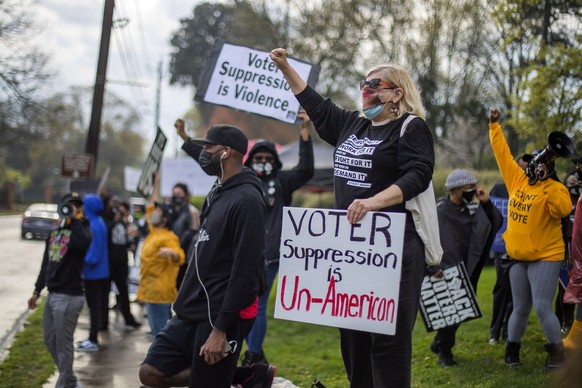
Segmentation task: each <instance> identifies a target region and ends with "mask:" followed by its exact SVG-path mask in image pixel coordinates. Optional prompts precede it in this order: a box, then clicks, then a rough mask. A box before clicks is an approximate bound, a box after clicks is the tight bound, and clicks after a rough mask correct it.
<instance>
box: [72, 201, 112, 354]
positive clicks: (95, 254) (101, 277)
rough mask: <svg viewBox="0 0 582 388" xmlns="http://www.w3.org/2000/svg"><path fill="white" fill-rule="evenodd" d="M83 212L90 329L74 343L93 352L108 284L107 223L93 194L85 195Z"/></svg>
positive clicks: (85, 283) (85, 275)
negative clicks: (90, 235) (87, 235)
mask: <svg viewBox="0 0 582 388" xmlns="http://www.w3.org/2000/svg"><path fill="white" fill-rule="evenodd" d="M83 202H84V210H85V215H86V216H87V218H88V219H89V224H90V225H91V231H92V233H93V241H92V242H91V245H90V246H89V250H88V251H87V255H86V256H85V264H84V265H83V282H84V286H85V298H86V300H87V305H88V306H89V315H90V320H91V324H90V329H89V338H87V339H86V340H84V341H80V342H78V343H77V348H76V349H75V350H76V351H78V352H96V351H98V350H100V347H99V341H98V340H97V333H98V331H99V324H100V322H101V314H102V311H103V306H102V303H103V301H104V299H105V298H104V297H103V296H104V294H105V293H108V292H109V290H108V287H109V281H108V280H109V257H108V253H107V225H106V224H105V221H104V220H103V218H102V217H101V215H100V214H101V213H102V212H103V201H102V200H101V198H99V196H97V195H95V194H88V195H87V196H85V198H84V201H83Z"/></svg>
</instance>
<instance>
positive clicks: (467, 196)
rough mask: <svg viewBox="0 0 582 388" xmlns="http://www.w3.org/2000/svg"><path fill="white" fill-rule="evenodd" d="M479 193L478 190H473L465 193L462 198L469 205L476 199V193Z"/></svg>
mask: <svg viewBox="0 0 582 388" xmlns="http://www.w3.org/2000/svg"><path fill="white" fill-rule="evenodd" d="M476 192H477V190H471V191H463V194H461V196H462V197H463V199H464V200H465V201H466V202H467V203H469V202H472V201H473V198H474V197H475V193H476Z"/></svg>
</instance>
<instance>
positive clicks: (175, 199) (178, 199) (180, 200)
mask: <svg viewBox="0 0 582 388" xmlns="http://www.w3.org/2000/svg"><path fill="white" fill-rule="evenodd" d="M172 203H173V204H174V205H176V206H181V205H182V204H183V203H184V197H178V196H176V195H173V196H172Z"/></svg>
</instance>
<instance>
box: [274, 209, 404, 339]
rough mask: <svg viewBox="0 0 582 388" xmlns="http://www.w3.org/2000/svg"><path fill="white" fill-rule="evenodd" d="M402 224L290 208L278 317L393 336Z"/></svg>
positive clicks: (398, 217) (385, 217)
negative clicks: (354, 221) (353, 220)
mask: <svg viewBox="0 0 582 388" xmlns="http://www.w3.org/2000/svg"><path fill="white" fill-rule="evenodd" d="M405 221H406V215H405V214H404V213H387V212H369V213H367V214H366V216H365V217H364V218H363V219H362V220H361V221H360V222H358V223H356V224H353V225H352V224H350V223H349V222H348V219H347V211H346V210H341V209H311V208H309V209H308V208H296V207H285V208H284V209H283V230H282V233H281V249H280V261H279V263H280V264H279V278H278V283H277V298H276V304H275V318H279V319H287V320H293V321H300V322H308V323H314V324H320V325H326V326H335V327H342V328H348V329H355V330H362V331H368V332H374V333H382V334H395V331H396V312H397V309H398V291H399V286H400V273H401V268H402V250H403V240H404V225H405Z"/></svg>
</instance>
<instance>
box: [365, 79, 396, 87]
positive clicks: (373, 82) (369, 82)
mask: <svg viewBox="0 0 582 388" xmlns="http://www.w3.org/2000/svg"><path fill="white" fill-rule="evenodd" d="M380 84H382V85H384V86H386V87H385V88H383V89H396V86H394V85H392V84H390V83H388V82H386V81H384V80H383V79H380V78H373V79H371V80H365V79H363V80H361V81H360V90H364V88H365V87H366V85H368V87H369V88H370V89H377V88H378V86H379V85H380Z"/></svg>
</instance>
